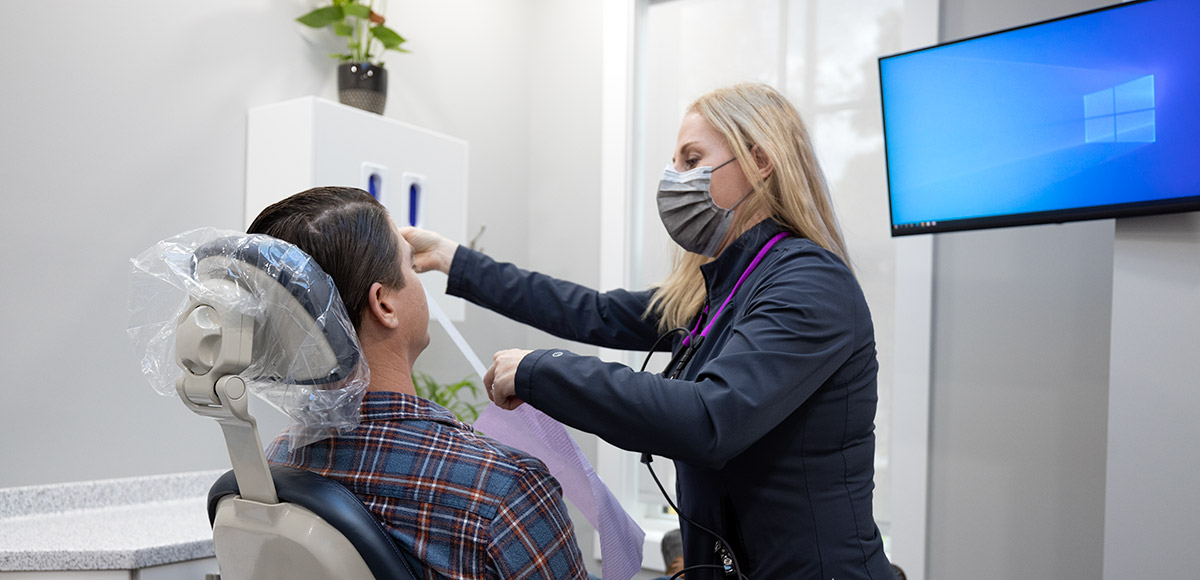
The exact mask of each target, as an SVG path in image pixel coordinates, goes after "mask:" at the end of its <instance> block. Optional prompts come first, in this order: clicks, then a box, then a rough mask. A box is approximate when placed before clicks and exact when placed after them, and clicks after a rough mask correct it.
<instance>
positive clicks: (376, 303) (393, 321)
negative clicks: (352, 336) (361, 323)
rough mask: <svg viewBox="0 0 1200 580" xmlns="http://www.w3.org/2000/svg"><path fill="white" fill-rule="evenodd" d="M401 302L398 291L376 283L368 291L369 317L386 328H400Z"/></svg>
mask: <svg viewBox="0 0 1200 580" xmlns="http://www.w3.org/2000/svg"><path fill="white" fill-rule="evenodd" d="M399 305H400V304H399V300H398V297H397V296H396V291H395V290H392V289H391V288H388V287H387V286H385V285H383V284H381V283H379V282H376V283H374V284H371V289H370V290H368V291H367V316H370V317H371V318H372V319H373V320H375V321H376V322H378V323H379V325H380V326H383V327H385V328H398V327H399V326H400V313H399V310H398V307H399Z"/></svg>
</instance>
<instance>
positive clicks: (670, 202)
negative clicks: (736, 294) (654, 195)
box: [658, 159, 750, 258]
mask: <svg viewBox="0 0 1200 580" xmlns="http://www.w3.org/2000/svg"><path fill="white" fill-rule="evenodd" d="M731 161H733V159H730V160H729V161H726V162H725V163H722V164H720V165H718V166H717V167H716V168H713V167H709V166H707V165H706V166H702V167H696V168H694V169H689V170H687V171H684V172H683V173H680V172H678V171H675V168H674V167H672V166H670V165H667V168H666V169H664V170H663V177H662V181H659V182H658V217H659V218H661V219H662V223H663V226H665V227H666V228H667V233H668V234H670V236H671V239H673V240H675V243H677V244H679V245H680V246H682V247H683V249H685V250H687V251H689V252H693V253H696V254H701V255H704V256H708V257H710V258H713V257H716V255H717V249H718V248H719V247H720V245H721V240H724V239H725V234H727V233H729V228H730V226H731V225H733V210H734V209H737V206H739V205H741V203H742V202H743V201H745V199H746V198H747V197H749V195H750V194H749V193H747V194H746V195H744V196H742V199H740V200H738V202H737V203H736V204H734V205H733V207H731V208H729V209H726V208H723V207H720V206H718V205H717V203H716V202H715V201H713V198H712V193H711V192H710V188H711V186H712V173H713V172H714V171H716V170H717V169H720V168H722V167H724V166H726V165H728V164H729V163H730V162H731Z"/></svg>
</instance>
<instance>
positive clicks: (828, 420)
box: [447, 220, 893, 580]
mask: <svg viewBox="0 0 1200 580" xmlns="http://www.w3.org/2000/svg"><path fill="white" fill-rule="evenodd" d="M780 231H782V228H780V227H779V226H778V225H777V224H776V223H775V222H773V221H771V220H767V221H764V222H762V223H760V224H758V225H757V226H755V227H753V228H751V229H750V230H749V231H747V232H746V233H744V234H743V235H742V236H740V237H739V238H738V239H737V240H736V241H735V242H734V243H733V244H731V245H730V247H729V248H727V249H726V250H725V251H724V252H723V253H722V254H721V255H720V256H719V257H718V258H717V259H716V260H715V261H713V262H712V263H709V264H706V265H704V266H703V267H702V268H701V269H702V270H703V273H704V278H705V281H706V284H707V287H708V302H709V304H710V305H711V306H710V309H709V311H710V316H711V313H712V312H715V311H716V310H717V308H718V307H719V306H720V304H721V303H722V302H723V301H724V300H725V297H726V296H727V295H728V294H729V292H730V290H732V289H733V286H734V284H735V283H736V281H737V279H738V277H739V276H741V275H742V272H743V271H744V270H745V269H746V267H747V266H748V265H749V264H750V262H751V260H753V258H754V256H755V254H757V253H758V251H759V249H761V248H762V247H763V245H764V244H765V243H766V242H767V240H768V239H770V238H771V236H773V235H774V234H776V233H778V232H780ZM447 291H448V292H449V293H450V294H452V295H455V296H461V297H463V298H466V299H467V300H470V301H472V302H474V303H476V304H479V305H481V306H484V307H486V308H489V309H491V310H494V311H496V312H499V313H501V314H504V315H505V316H508V317H509V318H512V319H514V320H517V321H519V322H523V323H525V324H528V325H531V326H534V327H536V328H539V329H541V330H543V331H546V332H549V333H551V334H554V335H555V336H558V337H561V338H565V339H569V340H575V341H580V342H585V343H588V344H593V345H598V346H602V347H608V348H615V349H624V350H646V349H649V348H651V345H652V344H653V343H654V341H655V339H656V338H657V337H658V335H659V332H658V329H657V320H655V319H653V318H649V319H647V318H646V317H644V312H645V311H646V306H647V304H649V301H650V297H651V292H652V291H640V292H630V291H626V290H614V291H611V292H603V293H601V292H597V291H595V290H591V289H589V288H585V287H582V286H579V285H577V284H572V283H569V282H565V281H562V280H557V279H554V278H551V277H548V276H544V275H541V274H537V273H533V272H527V271H524V270H521V269H519V268H517V267H515V266H513V265H511V264H502V263H497V262H495V261H492V260H491V259H490V258H488V257H487V256H485V255H483V254H480V253H478V252H474V251H471V250H468V249H466V248H465V247H460V248H459V250H458V252H457V253H456V254H455V256H454V262H453V265H452V266H451V269H450V279H449V284H448V289H447ZM694 322H695V321H694V320H693V323H694ZM703 322H704V324H707V323H708V320H704V321H703ZM690 327H691V326H690V325H689V328H690ZM681 340H682V337H677V338H676V339H675V340H674V342H673V345H672V348H673V349H675V350H678V349H679V348H681V346H680V342H681ZM668 342H669V341H664V345H666V344H667V343H668ZM877 370H878V365H877V363H876V360H875V339H874V331H873V328H872V325H871V315H870V312H869V311H868V309H867V303H866V301H865V300H864V298H863V294H862V290H861V289H860V288H859V286H858V282H857V281H856V280H855V278H854V275H853V274H852V273H851V272H850V270H849V269H848V268H847V267H846V265H845V264H843V263H842V261H841V260H840V259H838V257H837V256H835V255H834V254H832V253H830V252H828V251H826V250H824V249H822V248H821V247H820V246H819V245H817V244H815V243H813V242H812V241H809V240H807V239H804V238H800V237H797V236H789V237H786V238H784V239H783V240H782V241H780V242H779V243H778V244H776V245H775V247H774V248H772V249H771V251H770V252H769V253H768V254H767V255H766V257H765V258H764V259H763V261H762V262H761V263H760V264H759V265H758V267H757V268H756V269H755V270H754V272H753V273H752V274H751V275H750V277H749V278H747V280H746V281H745V282H744V283H743V284H742V287H741V288H740V289H739V290H738V292H737V294H736V295H735V296H734V297H733V300H732V301H731V302H730V303H729V305H728V306H727V307H726V308H725V311H724V312H723V313H722V314H721V316H720V317H719V318H718V319H717V322H716V324H715V325H714V327H713V329H712V331H711V333H710V334H709V336H708V338H707V339H706V340H705V341H704V342H703V343H702V345H701V347H700V348H699V350H698V351H697V353H696V355H695V358H694V359H693V360H692V361H691V363H690V364H689V365H688V367H687V369H686V370H685V371H684V372H683V374H682V375H681V376H680V378H679V379H677V380H671V379H667V378H665V377H663V376H662V375H661V374H658V373H650V372H646V373H639V372H635V371H634V370H633V369H630V368H629V367H627V366H625V365H621V364H615V363H606V362H603V361H601V360H599V359H597V358H594V357H588V356H579V355H575V354H572V353H570V352H566V351H564V350H561V349H554V350H537V351H534V352H533V353H531V354H529V355H528V356H526V357H525V359H524V360H523V361H522V362H521V364H520V366H519V367H518V369H517V375H516V390H517V396H519V397H520V398H521V399H522V400H524V401H525V402H527V403H529V404H531V405H533V406H534V407H536V408H538V409H540V410H541V411H543V412H545V413H546V414H547V415H549V416H551V417H554V418H555V419H557V420H559V421H561V422H562V423H565V424H567V425H570V426H572V427H575V428H577V429H582V430H584V431H587V432H590V433H595V434H596V435H599V436H600V437H602V438H604V440H606V441H608V442H610V443H612V444H613V445H616V446H617V447H621V448H623V449H627V450H630V451H637V452H649V453H653V454H654V455H659V456H662V457H667V458H671V459H674V460H675V466H676V469H677V470H678V487H677V490H676V491H677V493H678V500H679V501H678V505H679V507H680V509H681V510H682V512H683V513H684V514H685V515H687V516H688V517H691V518H692V519H694V520H696V521H697V522H698V523H700V524H701V525H703V526H705V527H707V528H709V529H712V530H715V531H717V532H718V533H720V534H721V535H723V536H724V537H725V539H726V540H728V541H729V542H730V543H731V544H732V546H733V549H734V551H735V554H736V556H737V559H738V562H739V564H740V566H741V568H742V572H743V573H744V574H746V575H747V576H748V577H749V578H751V579H752V580H767V579H774V578H802V579H812V580H818V579H820V580H829V579H836V580H853V579H858V578H864V579H874V580H884V579H887V580H891V579H892V578H893V573H892V571H891V568H890V567H889V565H888V562H887V559H886V557H885V556H884V554H883V543H882V540H881V538H880V534H879V529H878V528H877V527H876V525H875V520H874V518H873V516H872V515H871V492H872V489H873V488H874V483H873V481H872V479H873V476H874V467H873V463H872V461H873V455H874V449H875V436H874V424H873V421H874V418H875V406H876V401H877V394H876V372H877ZM681 528H682V531H683V538H684V559H685V561H686V563H687V564H688V565H689V566H690V565H694V564H717V563H718V561H717V558H716V556H715V554H714V547H715V544H716V541H715V539H714V538H713V537H712V536H710V535H709V534H707V533H705V532H704V531H702V530H700V529H698V528H695V527H693V526H690V525H689V524H687V523H686V522H681ZM687 577H688V579H689V580H692V579H696V578H725V576H724V575H723V574H721V573H720V572H719V571H715V570H709V569H705V570H698V571H695V572H688V573H687Z"/></svg>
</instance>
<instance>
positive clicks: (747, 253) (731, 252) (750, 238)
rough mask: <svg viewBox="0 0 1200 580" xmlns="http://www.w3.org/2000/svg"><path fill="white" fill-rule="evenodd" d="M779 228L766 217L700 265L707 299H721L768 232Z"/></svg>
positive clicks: (723, 298) (782, 228)
mask: <svg viewBox="0 0 1200 580" xmlns="http://www.w3.org/2000/svg"><path fill="white" fill-rule="evenodd" d="M782 231H786V230H785V228H784V227H783V226H780V225H779V224H778V223H776V222H775V220H773V219H770V218H767V219H765V220H763V221H761V222H758V224H757V225H755V226H753V227H751V228H750V229H748V230H746V231H745V232H743V233H742V235H740V236H738V237H737V239H735V240H734V241H733V242H732V243H731V244H729V247H727V248H725V251H723V252H721V255H720V256H717V257H716V259H714V260H713V261H711V262H709V263H707V264H704V265H702V266H700V273H701V274H703V275H704V284H705V287H707V288H708V297H709V299H710V300H718V301H723V300H725V296H726V295H727V294H729V292H730V291H731V290H733V285H734V284H736V283H737V280H738V278H740V277H741V276H742V272H745V271H746V267H747V266H749V265H750V262H752V261H754V256H755V255H756V254H758V251H759V250H761V249H762V247H763V246H764V245H765V244H766V243H767V242H768V241H770V239H771V237H772V236H774V235H775V234H778V233H779V232H782Z"/></svg>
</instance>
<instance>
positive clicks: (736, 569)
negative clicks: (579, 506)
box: [638, 326, 750, 580]
mask: <svg viewBox="0 0 1200 580" xmlns="http://www.w3.org/2000/svg"><path fill="white" fill-rule="evenodd" d="M676 333H683V334H690V333H689V331H688V329H686V328H683V327H682V326H680V327H676V328H672V329H671V330H668V331H666V332H664V333H662V334H660V335H658V338H657V339H655V341H654V344H652V345H651V346H650V352H649V353H647V354H646V359H645V360H644V361H642V368H641V369H640V370H639V371H638V372H645V371H646V365H648V364H650V357H652V356H654V353H655V349H657V348H658V345H659V344H660V343H662V341H663V339H664V338H666V337H668V336H671V335H673V334H676ZM698 346H700V343H699V341H697V342H695V343H694V344H693V345H691V348H687V347H685V348H684V350H683V351H681V352H686V353H687V354H686V355H685V356H687V358H689V359H690V358H691V356H690V355H691V354H693V353H694V352H695V347H698ZM689 351H690V352H689ZM683 362H684V364H686V362H687V361H683ZM675 363H676V361H675V360H672V361H671V362H670V363H668V364H667V366H668V370H669V367H672V366H677V365H676V364H675ZM672 378H673V377H672ZM651 461H652V459H651V457H650V454H649V453H643V454H642V463H645V464H646V469H648V470H650V477H653V478H654V483H655V485H657V486H658V491H660V492H662V495H663V497H664V498H666V500H667V505H669V506H671V509H673V510H675V513H676V514H679V517H680V518H683V520H684V521H686V522H687V523H689V524H692V525H693V526H696V527H697V528H700V529H701V530H703V531H705V532H708V534H709V535H710V536H712V537H714V538H716V539H717V542H719V543H720V545H721V546H722V547H724V549H725V553H726V554H728V555H729V560H730V562H731V563H732V565H733V573H734V574H735V575H736V576H737V578H739V580H750V579H749V578H748V577H747V576H746V575H745V574H742V570H741V567H739V566H738V561H737V556H735V555H734V553H733V546H731V545H729V542H727V541H725V538H722V537H721V535H720V534H718V533H716V532H714V531H712V530H710V529H708V528H706V527H704V526H702V525H700V524H698V523H696V522H695V521H694V520H692V518H689V517H687V516H686V515H684V514H683V512H682V511H680V509H679V506H676V505H675V502H673V501H671V496H670V495H667V490H666V488H664V487H663V484H662V482H661V481H659V479H658V474H657V473H654V468H653V467H651V466H650V462H651ZM700 568H720V569H721V570H725V566H724V565H721V564H695V565H692V566H688V567H686V568H684V569H683V570H680V571H679V572H677V573H676V574H675V575H674V576H672V577H671V579H672V580H674V579H675V578H678V577H679V576H680V575H681V574H683V573H684V572H686V571H688V570H696V569H700Z"/></svg>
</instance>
